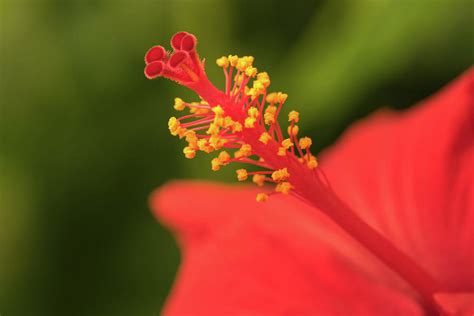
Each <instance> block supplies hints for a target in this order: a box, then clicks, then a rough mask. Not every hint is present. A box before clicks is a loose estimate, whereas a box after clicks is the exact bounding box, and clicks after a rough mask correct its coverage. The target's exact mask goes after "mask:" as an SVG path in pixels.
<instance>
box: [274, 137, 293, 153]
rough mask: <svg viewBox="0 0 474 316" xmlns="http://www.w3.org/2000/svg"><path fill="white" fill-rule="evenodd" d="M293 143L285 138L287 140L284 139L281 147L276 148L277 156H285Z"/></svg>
mask: <svg viewBox="0 0 474 316" xmlns="http://www.w3.org/2000/svg"><path fill="white" fill-rule="evenodd" d="M293 145H294V144H293V142H292V141H291V139H289V138H287V139H284V140H283V141H282V142H281V146H280V147H279V148H278V152H277V155H278V156H286V151H287V150H288V149H290V148H291V147H293Z"/></svg>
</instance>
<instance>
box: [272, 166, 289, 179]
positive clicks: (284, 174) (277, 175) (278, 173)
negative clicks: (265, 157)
mask: <svg viewBox="0 0 474 316" xmlns="http://www.w3.org/2000/svg"><path fill="white" fill-rule="evenodd" d="M289 177H290V174H289V173H288V169H287V168H283V169H278V170H275V171H273V173H272V179H273V180H274V181H278V182H280V181H285V180H288V178H289Z"/></svg>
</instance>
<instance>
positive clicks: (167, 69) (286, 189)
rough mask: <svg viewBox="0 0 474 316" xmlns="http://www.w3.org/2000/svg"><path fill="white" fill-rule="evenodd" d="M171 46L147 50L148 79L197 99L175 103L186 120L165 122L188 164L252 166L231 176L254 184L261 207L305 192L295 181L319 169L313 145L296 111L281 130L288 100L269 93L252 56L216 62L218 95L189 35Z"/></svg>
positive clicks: (177, 37)
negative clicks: (207, 159)
mask: <svg viewBox="0 0 474 316" xmlns="http://www.w3.org/2000/svg"><path fill="white" fill-rule="evenodd" d="M170 42H171V47H172V49H173V50H172V51H167V50H166V49H165V48H164V47H163V46H160V45H157V46H153V47H152V48H150V49H149V50H148V52H147V53H146V55H145V64H146V66H145V76H146V77H147V78H148V79H155V78H158V77H165V78H168V79H171V80H174V81H176V82H178V83H179V84H181V85H183V86H186V87H188V88H190V89H192V90H193V91H194V92H196V94H197V95H198V96H199V99H198V100H196V101H193V102H186V101H184V100H182V99H181V98H175V100H174V105H173V107H174V109H175V110H176V111H180V112H183V111H185V112H186V113H185V114H183V115H181V116H176V117H171V118H170V119H169V121H168V128H169V130H170V133H171V134H172V135H173V136H178V137H179V138H180V139H183V140H184V141H185V142H186V146H185V147H184V149H183V154H184V156H185V157H186V158H188V159H192V158H194V157H196V154H197V153H198V152H204V153H207V154H214V155H215V157H214V158H213V159H212V160H211V169H212V170H213V171H218V170H220V169H221V168H222V167H224V166H227V165H229V164H230V163H234V162H237V163H243V164H247V165H249V166H250V167H251V168H252V170H251V171H248V170H247V169H244V168H241V169H238V170H236V175H237V180H238V181H247V180H248V179H251V180H252V182H253V183H254V184H256V185H257V186H259V187H262V188H267V191H266V192H261V193H259V194H258V195H257V196H256V200H257V201H259V202H263V201H266V200H267V199H268V198H269V196H271V195H274V194H290V193H293V192H294V191H295V190H296V191H297V190H298V187H302V186H304V183H301V181H300V182H299V179H302V178H304V176H303V174H304V173H309V174H310V173H311V172H314V170H315V168H317V166H318V162H317V159H316V157H315V156H314V155H313V154H312V153H311V150H310V147H311V145H312V140H311V139H310V138H309V137H307V136H305V137H301V138H300V137H299V136H298V134H299V131H300V129H299V126H298V125H297V123H298V122H299V120H300V114H299V113H298V112H297V111H290V112H289V114H288V118H287V119H285V121H287V122H288V126H287V127H286V128H282V127H281V126H280V123H279V121H281V119H280V120H279V118H280V112H281V110H282V107H283V105H284V104H285V102H286V100H287V98H288V95H287V94H285V93H283V92H270V91H268V88H269V86H270V77H269V75H268V73H266V72H260V71H258V69H257V68H256V67H254V65H253V63H254V57H252V56H243V57H239V56H236V55H228V56H223V57H220V58H218V59H217V60H216V64H217V66H218V67H221V68H222V69H223V74H224V77H225V84H224V86H223V87H222V89H218V88H216V87H215V86H214V85H213V84H212V83H211V82H210V81H209V79H208V78H207V75H206V72H205V69H204V60H201V59H200V57H199V55H198V53H197V51H196V46H197V39H196V37H195V36H194V35H192V34H189V33H187V32H179V33H176V34H175V35H174V36H173V37H172V38H171V41H170ZM265 184H270V185H269V186H265ZM272 187H273V188H272Z"/></svg>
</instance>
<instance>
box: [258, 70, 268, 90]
mask: <svg viewBox="0 0 474 316" xmlns="http://www.w3.org/2000/svg"><path fill="white" fill-rule="evenodd" d="M257 80H258V81H260V82H261V83H262V85H263V86H264V87H265V88H268V86H269V85H270V77H269V76H268V74H267V73H266V72H260V73H258V74H257Z"/></svg>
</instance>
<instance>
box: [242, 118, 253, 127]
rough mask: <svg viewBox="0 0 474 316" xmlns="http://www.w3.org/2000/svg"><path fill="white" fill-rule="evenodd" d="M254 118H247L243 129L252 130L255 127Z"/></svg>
mask: <svg viewBox="0 0 474 316" xmlns="http://www.w3.org/2000/svg"><path fill="white" fill-rule="evenodd" d="M255 121H256V120H255V118H253V117H247V118H246V119H245V122H244V126H245V128H254V127H255Z"/></svg>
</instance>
